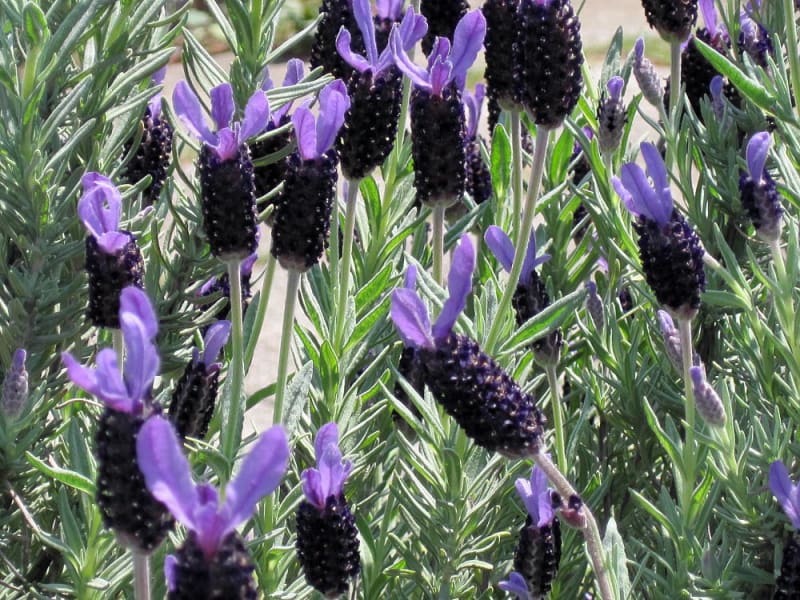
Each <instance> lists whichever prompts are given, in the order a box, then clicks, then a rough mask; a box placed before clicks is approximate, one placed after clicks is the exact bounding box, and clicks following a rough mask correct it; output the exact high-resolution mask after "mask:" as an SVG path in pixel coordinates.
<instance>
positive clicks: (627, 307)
mask: <svg viewBox="0 0 800 600" xmlns="http://www.w3.org/2000/svg"><path fill="white" fill-rule="evenodd" d="M617 300H618V301H619V305H620V308H622V312H630V311H632V310H633V308H634V306H635V304H634V303H633V296H631V290H630V288H628V287H623V288H620V290H619V293H618V294H617Z"/></svg>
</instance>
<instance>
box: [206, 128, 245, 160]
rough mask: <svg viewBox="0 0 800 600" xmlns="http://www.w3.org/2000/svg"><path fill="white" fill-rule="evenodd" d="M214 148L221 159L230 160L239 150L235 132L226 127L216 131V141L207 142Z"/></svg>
mask: <svg viewBox="0 0 800 600" xmlns="http://www.w3.org/2000/svg"><path fill="white" fill-rule="evenodd" d="M209 147H211V148H213V149H214V152H215V153H216V155H217V157H219V159H220V160H221V161H223V162H224V161H226V160H231V159H232V158H234V157H235V156H236V154H237V152H238V151H239V139H238V136H237V135H236V133H234V131H233V130H232V129H230V128H228V127H226V128H225V129H220V130H219V131H218V132H217V141H216V142H215V143H214V144H209Z"/></svg>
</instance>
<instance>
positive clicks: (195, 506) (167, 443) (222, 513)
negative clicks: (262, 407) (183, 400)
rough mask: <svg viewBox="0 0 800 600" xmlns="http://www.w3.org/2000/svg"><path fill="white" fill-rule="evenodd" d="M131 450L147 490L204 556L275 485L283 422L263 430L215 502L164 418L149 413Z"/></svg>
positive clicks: (282, 462)
mask: <svg viewBox="0 0 800 600" xmlns="http://www.w3.org/2000/svg"><path fill="white" fill-rule="evenodd" d="M136 455H137V458H138V461H139V468H140V469H141V470H142V474H143V475H144V479H145V483H146V484H147V489H149V490H150V493H151V494H153V496H154V497H155V498H156V499H157V500H158V501H159V502H162V503H163V504H164V505H165V506H166V507H167V508H168V509H169V511H170V512H171V513H172V514H173V516H174V517H175V518H176V519H177V520H178V521H180V522H181V523H182V524H183V525H184V526H185V527H186V528H187V529H189V530H190V531H192V532H193V533H194V534H195V535H196V537H197V541H198V544H199V545H200V547H201V548H202V550H203V554H204V555H205V556H206V558H207V559H211V558H212V557H213V556H214V554H215V553H216V551H217V548H218V547H219V544H220V542H221V541H222V540H223V539H224V538H225V537H226V536H227V535H228V534H229V533H231V532H232V531H233V530H234V529H235V528H236V527H237V526H238V525H240V524H241V523H244V522H245V521H247V519H249V518H250V516H251V515H252V514H253V511H254V510H255V508H256V504H258V501H259V500H261V498H263V497H264V496H266V495H268V494H271V493H272V492H273V491H274V490H275V488H277V487H278V484H280V482H281V479H282V478H283V475H284V474H285V473H286V468H287V466H288V464H289V444H288V442H287V441H286V432H285V431H284V430H283V427H281V426H280V425H276V426H275V427H272V428H270V429H268V430H267V431H265V432H264V433H263V434H262V435H261V437H260V438H259V439H258V441H257V442H256V443H255V445H254V446H253V449H252V450H251V451H250V454H248V455H247V457H246V458H245V459H244V461H243V463H242V466H241V468H240V469H239V472H238V474H237V475H236V477H234V478H233V479H232V480H231V481H230V482H229V483H228V485H227V486H226V487H225V498H224V501H223V502H222V504H220V501H219V497H218V493H217V490H216V489H215V488H214V487H213V486H212V485H209V484H207V483H202V484H199V485H197V484H195V483H194V482H193V481H192V471H191V468H190V467H189V462H188V461H187V460H186V457H185V456H184V455H183V450H182V447H181V442H180V440H179V439H178V436H177V434H176V433H175V429H174V428H173V427H172V425H171V424H170V423H169V421H167V420H165V419H163V418H161V417H158V416H156V417H152V418H150V419H148V420H147V421H146V422H145V424H144V425H143V426H142V429H141V431H140V432H139V436H138V438H137V440H136Z"/></svg>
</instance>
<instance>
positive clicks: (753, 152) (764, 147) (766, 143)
mask: <svg viewBox="0 0 800 600" xmlns="http://www.w3.org/2000/svg"><path fill="white" fill-rule="evenodd" d="M771 143H772V138H771V137H770V135H769V133H768V132H766V131H761V132H759V133H756V134H754V135H753V137H751V138H750V141H749V142H747V170H748V171H749V173H750V178H751V179H752V180H753V181H754V182H755V183H756V185H758V184H759V183H760V182H761V181H762V180H763V179H764V165H765V164H766V163H767V155H768V154H769V147H770V144H771Z"/></svg>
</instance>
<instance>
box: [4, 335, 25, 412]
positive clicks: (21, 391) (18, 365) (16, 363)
mask: <svg viewBox="0 0 800 600" xmlns="http://www.w3.org/2000/svg"><path fill="white" fill-rule="evenodd" d="M26 357H27V353H26V352H25V350H23V349H22V348H18V349H17V351H16V352H14V358H13V359H12V361H11V367H9V369H8V371H6V378H5V379H4V380H3V391H2V394H0V412H2V414H3V416H4V417H5V418H6V419H10V420H13V419H16V418H17V417H19V416H20V414H22V409H23V408H25V404H26V403H27V402H28V371H26V370H25V358H26Z"/></svg>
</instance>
